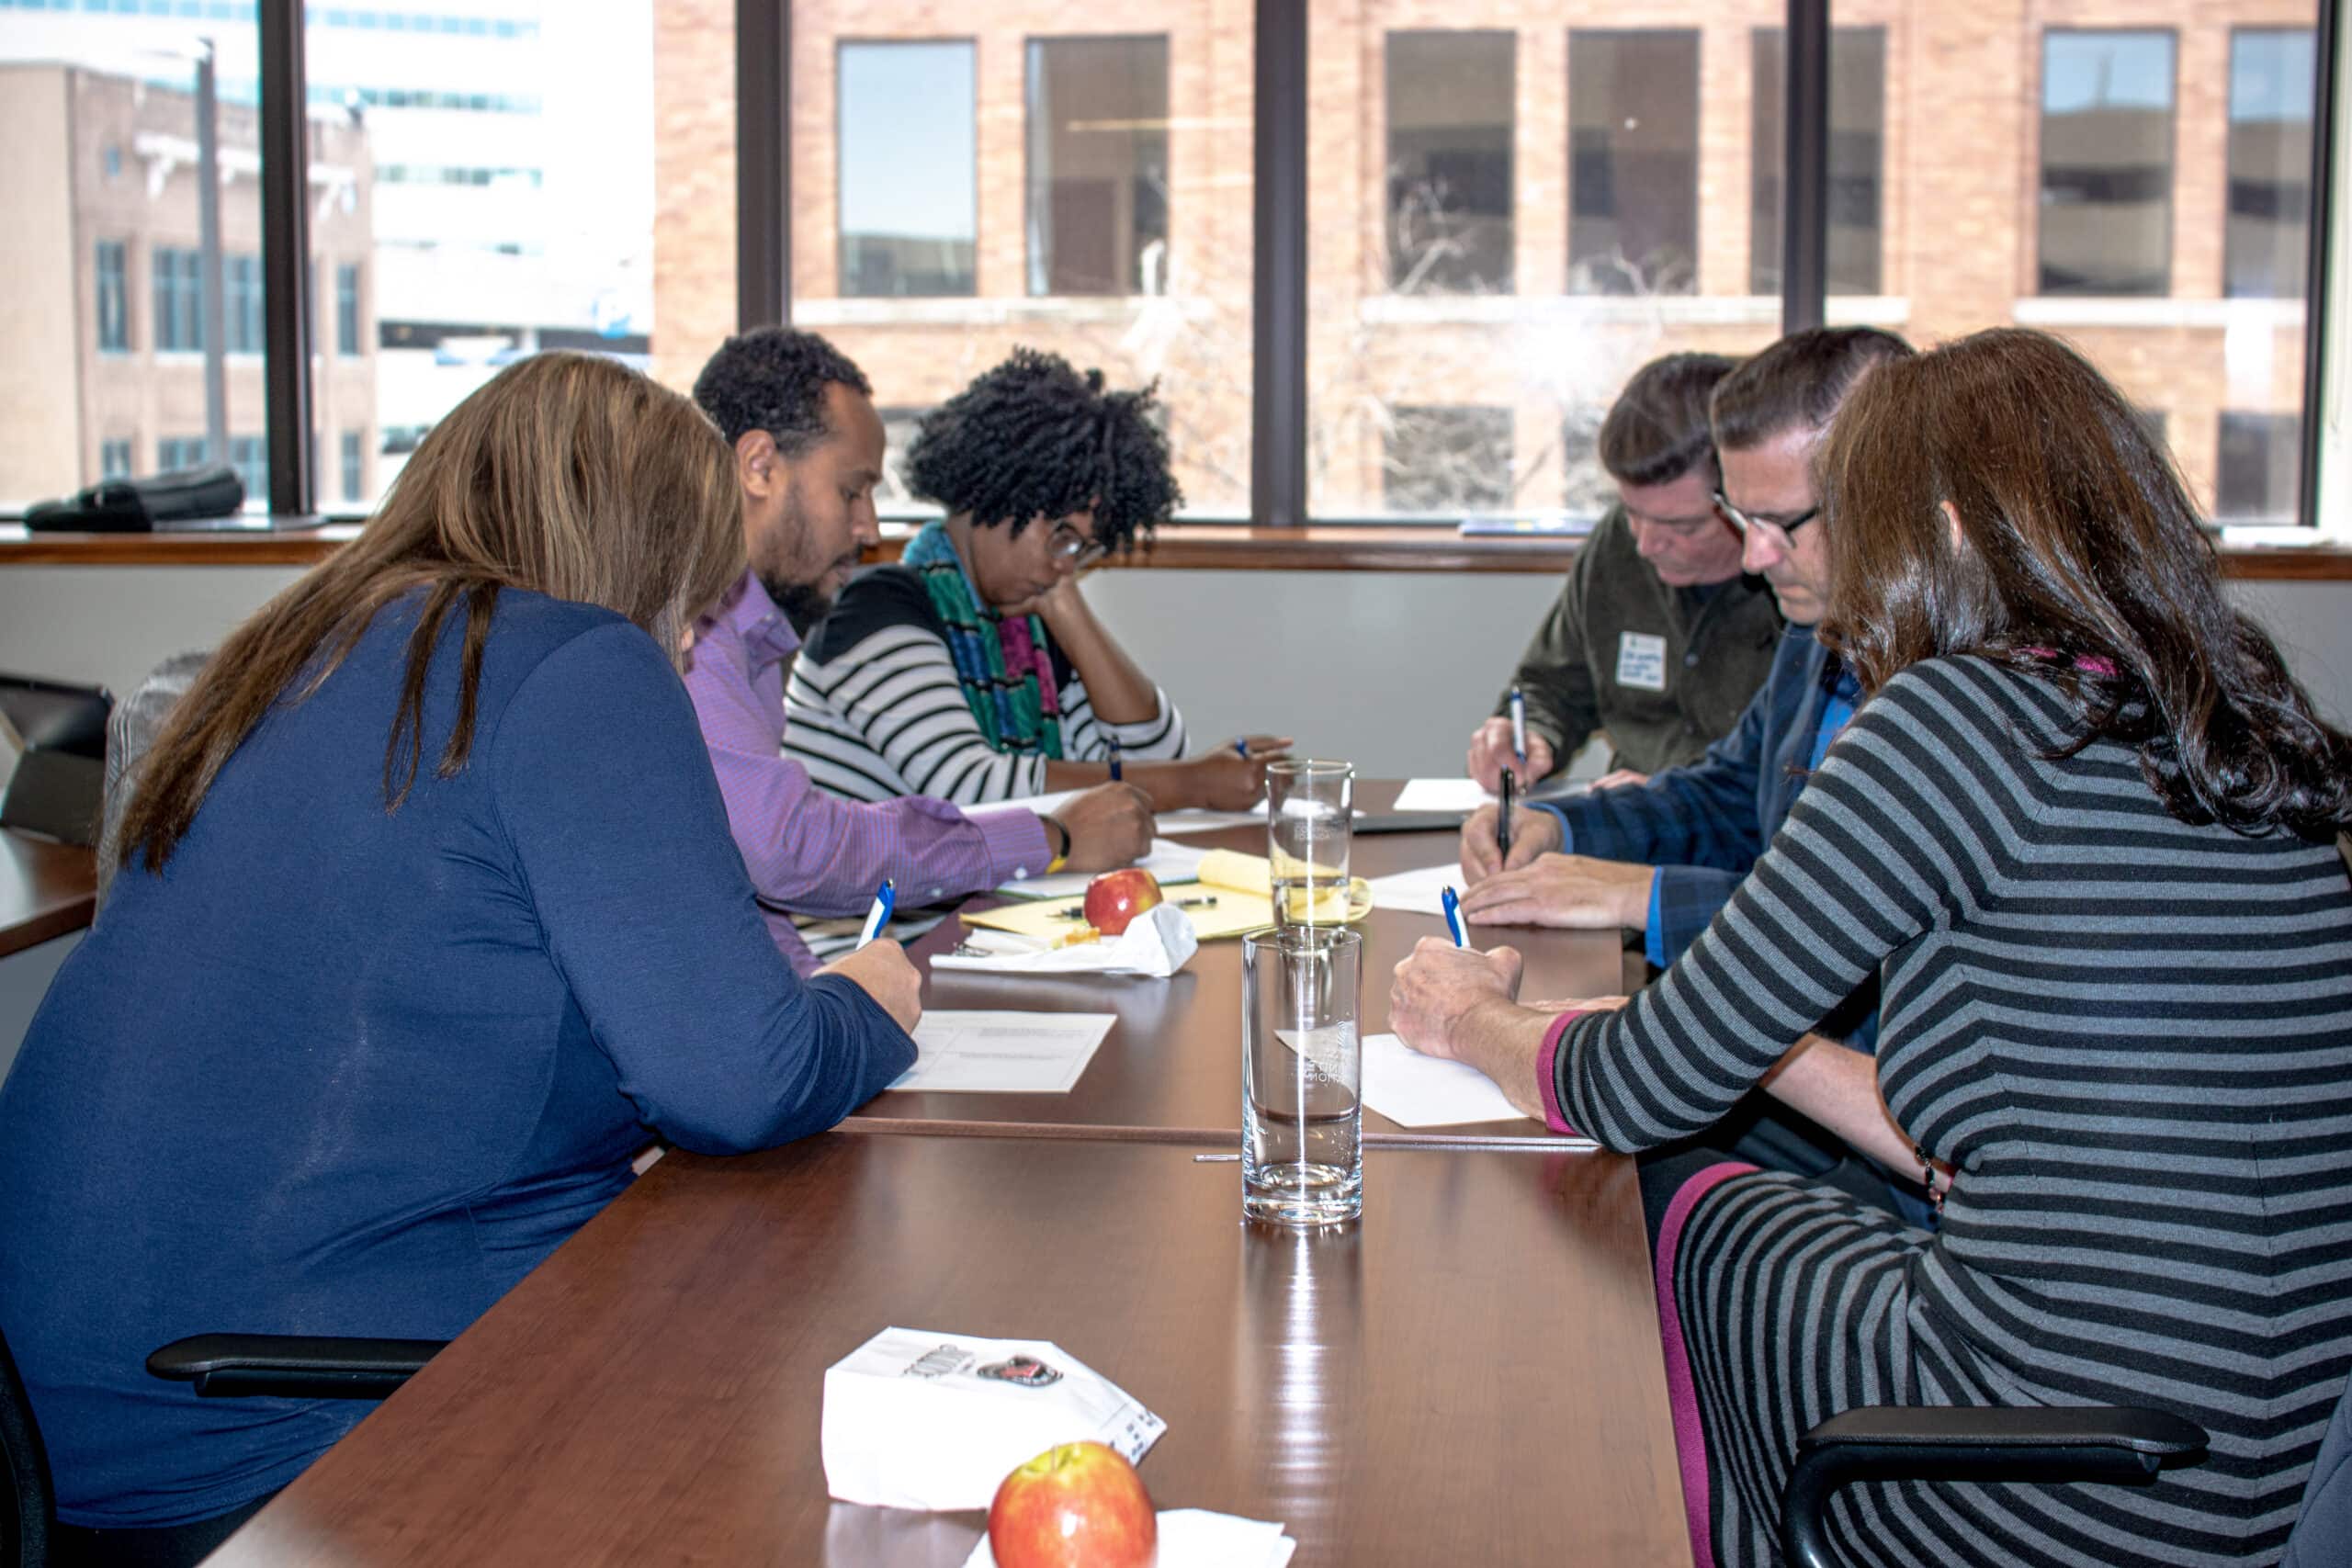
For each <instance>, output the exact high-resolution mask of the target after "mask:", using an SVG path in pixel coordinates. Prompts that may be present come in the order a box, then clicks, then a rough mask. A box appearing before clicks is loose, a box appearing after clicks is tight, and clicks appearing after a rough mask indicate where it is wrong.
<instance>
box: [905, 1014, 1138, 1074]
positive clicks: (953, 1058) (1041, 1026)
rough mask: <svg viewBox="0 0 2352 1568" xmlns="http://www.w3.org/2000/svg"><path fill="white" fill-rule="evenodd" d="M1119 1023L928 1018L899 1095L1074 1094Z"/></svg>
mask: <svg viewBox="0 0 2352 1568" xmlns="http://www.w3.org/2000/svg"><path fill="white" fill-rule="evenodd" d="M1118 1021H1119V1020H1118V1015H1117V1014H1115V1013H1107V1012H927V1013H925V1014H923V1015H922V1022H920V1023H918V1024H916V1025H915V1050H916V1052H917V1055H916V1057H915V1065H914V1066H911V1067H909V1068H908V1069H907V1070H906V1072H905V1073H903V1074H902V1075H900V1076H899V1079H898V1081H897V1082H895V1083H893V1084H892V1085H891V1086H890V1087H891V1088H892V1089H920V1090H923V1091H925V1092H928V1093H933V1094H1067V1093H1069V1090H1070V1088H1071V1086H1073V1085H1074V1084H1076V1083H1077V1082H1078V1080H1079V1078H1080V1076H1081V1075H1083V1074H1084V1073H1085V1071H1086V1064H1087V1063H1088V1062H1090V1061H1091V1060H1092V1059H1093V1057H1094V1052H1095V1049H1096V1048H1097V1047H1098V1046H1100V1045H1101V1044H1102V1043H1103V1036H1105V1035H1107V1034H1109V1033H1110V1032H1111V1026H1112V1025H1113V1024H1114V1023H1116V1022H1118Z"/></svg>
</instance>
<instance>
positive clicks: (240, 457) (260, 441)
mask: <svg viewBox="0 0 2352 1568" xmlns="http://www.w3.org/2000/svg"><path fill="white" fill-rule="evenodd" d="M229 466H230V467H231V468H234V469H236V470H237V478H238V479H242V480H243V481H244V486H245V504H246V505H247V506H266V505H267V504H268V502H269V443H268V441H267V440H266V439H265V438H264V437H262V436H259V435H232V436H231V437H230V438H229Z"/></svg>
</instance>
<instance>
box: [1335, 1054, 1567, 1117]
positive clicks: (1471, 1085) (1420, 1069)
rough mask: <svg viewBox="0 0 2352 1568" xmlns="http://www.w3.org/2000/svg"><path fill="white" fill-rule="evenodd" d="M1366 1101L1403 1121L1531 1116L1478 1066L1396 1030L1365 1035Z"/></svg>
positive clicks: (1382, 1112)
mask: <svg viewBox="0 0 2352 1568" xmlns="http://www.w3.org/2000/svg"><path fill="white" fill-rule="evenodd" d="M1363 1102H1364V1104H1365V1105H1367V1106H1369V1107H1371V1108H1372V1109H1373V1110H1374V1111H1379V1112H1380V1113H1381V1114H1382V1115H1383V1116H1385V1117H1387V1118H1388V1119H1389V1120H1390V1121H1391V1122H1396V1123H1397V1125H1398V1126H1400V1127H1452V1126H1457V1125H1459V1124H1461V1123H1462V1122H1528V1121H1530V1120H1531V1118H1529V1117H1528V1116H1527V1115H1526V1113H1525V1112H1523V1111H1521V1110H1520V1109H1519V1108H1518V1107H1517V1106H1515V1105H1513V1104H1512V1103H1511V1102H1510V1100H1506V1099H1504V1098H1503V1091H1502V1090H1501V1089H1497V1088H1496V1087H1495V1080H1494V1079H1492V1078H1490V1077H1487V1075H1486V1074H1484V1073H1482V1072H1480V1071H1479V1070H1478V1069H1477V1068H1476V1067H1474V1066H1469V1065H1468V1064H1467V1063H1464V1062H1449V1061H1446V1060H1445V1059H1444V1058H1443V1057H1441V1056H1424V1055H1421V1054H1420V1053H1419V1051H1416V1050H1414V1049H1413V1048H1412V1047H1411V1046H1409V1045H1408V1044H1406V1043H1404V1042H1403V1041H1402V1040H1399V1039H1397V1037H1396V1036H1395V1035H1394V1034H1367V1035H1365V1036H1364V1039H1363ZM1563 1141H1564V1142H1565V1141H1566V1140H1563Z"/></svg>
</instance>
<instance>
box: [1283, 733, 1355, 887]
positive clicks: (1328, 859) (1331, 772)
mask: <svg viewBox="0 0 2352 1568" xmlns="http://www.w3.org/2000/svg"><path fill="white" fill-rule="evenodd" d="M1355 794H1356V770H1355V764H1354V763H1352V762H1331V761H1317V760H1315V759H1313V758H1306V757H1301V758H1292V759H1287V760H1285V761H1279V762H1269V763H1267V764H1266V858H1267V860H1268V861H1269V862H1271V863H1272V877H1273V887H1272V893H1273V899H1274V919H1275V921H1276V922H1277V923H1278V924H1281V925H1286V926H1292V925H1295V926H1337V925H1344V924H1346V923H1347V919H1348V891H1349V886H1350V885H1349V881H1348V845H1349V842H1350V840H1351V836H1352V835H1353V832H1354V829H1355Z"/></svg>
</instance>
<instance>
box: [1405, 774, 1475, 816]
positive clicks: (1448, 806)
mask: <svg viewBox="0 0 2352 1568" xmlns="http://www.w3.org/2000/svg"><path fill="white" fill-rule="evenodd" d="M1494 800H1495V797H1494V796H1493V795H1488V794H1487V790H1486V786H1485V785H1483V784H1480V783H1479V782H1478V781H1477V780H1476V779H1408V780H1407V781H1406V782H1405V787H1404V788H1403V789H1401V790H1398V791H1397V806H1396V809H1397V810H1398V811H1476V810H1477V809H1478V807H1482V806H1491V805H1493V804H1494Z"/></svg>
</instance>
